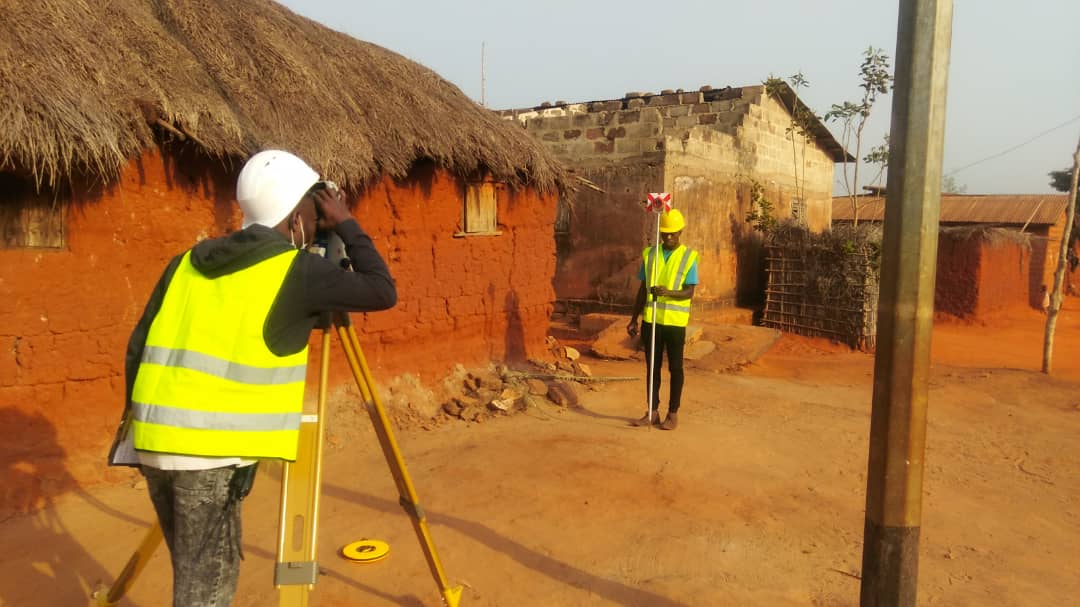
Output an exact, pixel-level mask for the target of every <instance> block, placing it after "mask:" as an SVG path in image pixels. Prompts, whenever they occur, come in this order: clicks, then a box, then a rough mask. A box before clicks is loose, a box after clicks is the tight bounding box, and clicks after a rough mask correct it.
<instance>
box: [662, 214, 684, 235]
mask: <svg viewBox="0 0 1080 607" xmlns="http://www.w3.org/2000/svg"><path fill="white" fill-rule="evenodd" d="M685 227H686V220H685V219H683V216H682V213H680V212H679V209H671V210H670V211H667V212H665V213H664V214H663V215H661V216H660V231H661V232H665V233H668V232H681V231H682V229H683V228H685Z"/></svg>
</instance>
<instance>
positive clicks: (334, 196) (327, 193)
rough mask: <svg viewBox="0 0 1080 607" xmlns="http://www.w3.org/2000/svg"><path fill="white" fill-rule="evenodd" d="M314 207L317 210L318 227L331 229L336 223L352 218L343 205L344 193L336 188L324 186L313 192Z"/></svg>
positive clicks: (347, 208)
mask: <svg viewBox="0 0 1080 607" xmlns="http://www.w3.org/2000/svg"><path fill="white" fill-rule="evenodd" d="M314 197H315V207H316V208H317V209H318V210H319V213H318V217H319V224H318V226H319V229H320V230H333V229H334V227H335V226H337V224H339V223H341V222H343V221H346V220H349V219H352V218H353V216H352V213H350V212H349V207H347V206H345V194H344V192H342V191H341V190H338V189H330V188H326V189H324V190H319V191H317V192H315V195H314Z"/></svg>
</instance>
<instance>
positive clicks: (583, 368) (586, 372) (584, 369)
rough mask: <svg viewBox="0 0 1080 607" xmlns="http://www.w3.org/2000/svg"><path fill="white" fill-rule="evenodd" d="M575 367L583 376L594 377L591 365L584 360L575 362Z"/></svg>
mask: <svg viewBox="0 0 1080 607" xmlns="http://www.w3.org/2000/svg"><path fill="white" fill-rule="evenodd" d="M574 368H575V370H576V371H577V375H580V376H582V377H592V376H593V374H592V369H590V368H589V365H586V364H585V363H583V362H576V363H574Z"/></svg>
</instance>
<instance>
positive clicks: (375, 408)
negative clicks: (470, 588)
mask: <svg viewBox="0 0 1080 607" xmlns="http://www.w3.org/2000/svg"><path fill="white" fill-rule="evenodd" d="M337 330H338V336H339V337H340V338H341V343H342V349H344V350H345V357H346V358H347V359H348V361H349V368H350V369H351V370H352V373H353V378H354V379H355V380H356V385H357V387H358V388H359V389H360V394H361V396H363V398H364V400H365V401H366V402H367V403H368V414H369V415H371V423H372V425H373V426H374V428H375V435H376V436H378V438H379V445H380V446H381V447H382V452H383V455H384V456H385V457H386V463H387V465H389V466H390V473H391V474H392V475H393V477H394V482H395V483H396V484H397V488H398V495H399V496H400V503H401V507H402V508H404V509H405V511H406V512H408V513H409V518H410V520H411V521H412V524H413V530H414V531H416V537H417V538H418V539H419V540H420V546H421V548H422V549H423V551H424V558H425V559H426V560H427V564H428V569H430V570H431V575H432V577H434V578H435V583H436V585H438V586H439V592H440V593H441V594H442V597H443V601H444V603H445V604H446V605H447V607H457V605H458V603H459V602H460V601H461V591H462V587H461V586H454V587H451V586H450V583H449V582H448V581H447V579H446V573H445V572H444V571H443V567H442V563H441V562H440V561H439V555H438V554H437V553H436V552H435V542H434V541H433V540H432V538H431V530H430V529H428V525H427V518H426V516H425V515H424V510H423V509H422V508H421V507H420V498H419V497H417V495H416V489H415V488H414V487H413V484H412V479H411V478H410V477H409V471H408V470H407V469H406V468H405V459H404V458H403V457H402V456H401V450H400V449H399V448H398V445H397V440H396V439H395V438H394V433H393V431H392V430H391V428H390V418H389V417H388V416H387V415H386V409H384V408H383V405H382V401H381V400H380V399H379V395H378V393H377V392H376V391H375V382H374V380H373V379H372V377H371V370H370V369H369V368H368V365H367V361H366V360H365V359H364V352H363V350H361V348H360V340H359V339H358V338H357V337H356V331H355V330H354V329H353V327H352V325H351V324H349V322H348V319H347V318H345V319H344V321H343V322H338V323H337Z"/></svg>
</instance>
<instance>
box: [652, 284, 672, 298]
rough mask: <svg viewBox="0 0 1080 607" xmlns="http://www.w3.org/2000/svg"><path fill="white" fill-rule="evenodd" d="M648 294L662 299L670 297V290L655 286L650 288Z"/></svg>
mask: <svg viewBox="0 0 1080 607" xmlns="http://www.w3.org/2000/svg"><path fill="white" fill-rule="evenodd" d="M649 292H650V293H652V295H653V297H663V296H665V295H670V294H671V290H670V289H668V288H666V287H661V286H659V285H657V286H655V287H650V288H649Z"/></svg>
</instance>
